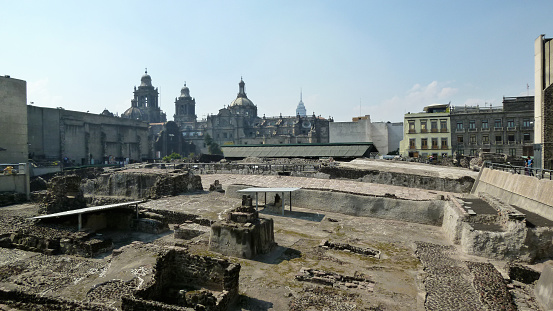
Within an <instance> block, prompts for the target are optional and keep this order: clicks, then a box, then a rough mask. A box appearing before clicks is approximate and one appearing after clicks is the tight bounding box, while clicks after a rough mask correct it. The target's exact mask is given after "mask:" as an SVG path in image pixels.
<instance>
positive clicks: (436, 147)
mask: <svg viewBox="0 0 553 311" xmlns="http://www.w3.org/2000/svg"><path fill="white" fill-rule="evenodd" d="M432 149H440V148H438V146H437V145H436V146H432Z"/></svg>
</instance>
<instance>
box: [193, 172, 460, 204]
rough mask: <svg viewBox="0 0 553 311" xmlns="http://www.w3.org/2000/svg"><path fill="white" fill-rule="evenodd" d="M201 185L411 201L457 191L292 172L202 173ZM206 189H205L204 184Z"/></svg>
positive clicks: (428, 198)
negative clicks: (392, 197)
mask: <svg viewBox="0 0 553 311" xmlns="http://www.w3.org/2000/svg"><path fill="white" fill-rule="evenodd" d="M200 176H201V178H202V184H203V185H209V184H210V183H213V182H214V181H215V180H219V182H220V183H221V184H222V185H223V188H225V187H226V186H228V185H230V184H239V185H248V186H252V187H301V188H302V189H314V190H333V191H340V192H345V193H353V194H361V195H375V196H386V195H394V196H395V197H396V198H398V199H405V200H413V201H428V200H435V199H436V198H437V197H438V195H443V196H445V195H448V194H450V195H456V196H461V194H451V193H450V192H444V191H433V190H424V189H413V188H407V187H400V186H392V185H383V184H369V183H364V182H359V181H353V180H343V179H317V178H307V177H294V176H276V175H237V174H205V175H200ZM204 189H205V190H208V189H206V188H204Z"/></svg>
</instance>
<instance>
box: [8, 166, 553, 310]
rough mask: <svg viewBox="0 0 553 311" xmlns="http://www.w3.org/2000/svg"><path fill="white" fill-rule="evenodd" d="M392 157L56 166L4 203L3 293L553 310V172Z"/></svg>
mask: <svg viewBox="0 0 553 311" xmlns="http://www.w3.org/2000/svg"><path fill="white" fill-rule="evenodd" d="M389 163H390V162H388V161H384V162H374V163H372V162H370V161H367V160H363V161H352V162H349V163H334V164H333V166H328V165H323V166H321V169H320V170H318V171H314V172H309V171H306V170H302V171H298V172H294V171H291V172H290V174H286V175H283V174H278V173H279V170H276V171H270V170H269V171H267V170H265V171H263V170H259V169H247V170H245V169H243V168H242V166H240V164H233V163H225V164H222V165H205V166H202V167H201V170H200V169H195V168H194V167H192V166H186V165H184V164H179V165H171V166H169V165H160V164H134V165H129V166H128V167H125V168H105V169H101V168H94V169H90V168H89V169H83V170H77V171H73V172H68V173H66V174H59V175H56V176H44V177H43V178H41V180H38V181H36V182H35V186H34V187H35V191H33V192H32V194H31V198H32V201H31V202H27V203H24V204H12V205H8V206H6V207H3V208H0V220H1V222H0V247H1V250H2V252H0V309H2V308H4V306H6V308H12V309H16V310H17V309H20V310H67V309H70V310H79V311H80V310H163V311H165V310H167V311H169V310H188V311H191V310H213V311H224V310H228V311H234V310H292V311H299V310H387V309H393V310H458V309H465V310H548V309H547V308H549V307H550V306H551V299H550V297H551V295H550V293H551V292H552V291H551V289H552V288H553V285H552V284H553V282H552V281H551V279H552V278H551V271H552V270H551V268H550V266H551V257H552V256H553V242H552V241H553V219H550V218H548V217H547V216H548V215H549V214H548V211H550V209H551V208H553V202H552V201H551V199H550V196H547V195H543V193H551V192H549V191H550V190H552V189H553V185H552V184H551V182H549V181H548V180H539V179H537V178H531V177H530V176H517V175H513V174H509V173H507V174H504V173H505V172H500V171H498V172H496V171H492V170H490V169H489V168H483V171H482V172H480V173H478V172H474V171H470V170H463V169H454V168H448V169H447V170H442V169H441V168H436V167H435V166H421V164H413V163H403V164H402V163H397V164H393V165H392V166H391V167H390V168H389V169H387V168H385V166H383V165H390V164H389ZM283 167H284V166H283ZM383 167H384V168H383ZM210 168H213V169H216V170H217V171H215V170H211V169H210ZM424 170H427V171H428V172H425V171H424ZM527 177H528V178H527ZM251 187H257V188H271V187H272V188H285V187H286V188H290V187H293V188H299V189H298V190H297V191H294V192H292V193H291V194H290V195H291V196H290V197H288V193H286V196H285V197H284V198H280V197H279V198H276V197H275V196H274V194H270V195H262V194H261V195H259V196H256V197H252V196H244V195H242V193H243V192H240V190H243V189H245V188H251ZM532 189H534V190H532ZM532 191H534V192H532ZM525 198H533V199H531V200H529V199H525ZM291 204H293V207H292V206H290V205H291Z"/></svg>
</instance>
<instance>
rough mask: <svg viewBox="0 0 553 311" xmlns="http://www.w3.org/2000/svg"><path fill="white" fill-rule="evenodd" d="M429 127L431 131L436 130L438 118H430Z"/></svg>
mask: <svg viewBox="0 0 553 311" xmlns="http://www.w3.org/2000/svg"><path fill="white" fill-rule="evenodd" d="M430 129H431V130H432V133H435V132H437V131H438V120H430Z"/></svg>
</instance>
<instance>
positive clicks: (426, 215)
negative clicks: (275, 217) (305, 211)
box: [226, 185, 444, 226]
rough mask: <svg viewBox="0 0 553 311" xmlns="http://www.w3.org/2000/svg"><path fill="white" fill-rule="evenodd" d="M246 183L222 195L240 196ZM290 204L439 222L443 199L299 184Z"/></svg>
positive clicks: (358, 213)
mask: <svg viewBox="0 0 553 311" xmlns="http://www.w3.org/2000/svg"><path fill="white" fill-rule="evenodd" d="M249 187H250V186H245V185H228V186H227V191H226V195H227V196H230V197H234V198H240V196H241V194H240V193H239V192H237V191H238V190H241V189H245V188H249ZM267 197H269V195H267ZM267 200H269V199H267ZM284 202H285V204H289V201H288V194H286V198H285V200H284ZM292 206H299V207H304V208H310V209H314V210H319V211H329V212H333V213H342V214H346V215H352V216H363V217H374V218H382V219H392V220H400V221H407V222H414V223H420V224H426V225H434V226H441V225H442V219H443V206H444V201H442V200H431V201H412V200H401V199H395V198H390V197H385V196H382V197H377V196H365V195H359V194H351V193H345V192H337V191H324V190H311V189H304V188H302V189H300V190H298V191H294V192H292ZM292 209H293V207H292Z"/></svg>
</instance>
